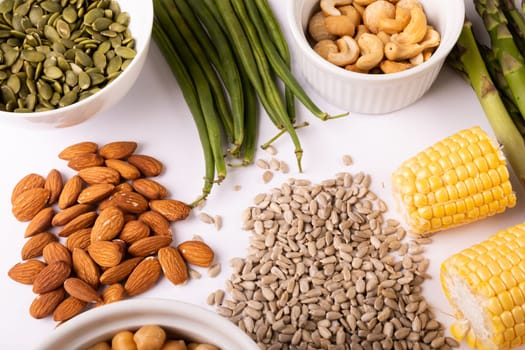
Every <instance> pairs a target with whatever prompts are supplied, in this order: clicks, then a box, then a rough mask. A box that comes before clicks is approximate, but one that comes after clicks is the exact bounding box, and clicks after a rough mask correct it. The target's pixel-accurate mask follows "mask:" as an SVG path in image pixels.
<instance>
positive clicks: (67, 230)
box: [58, 211, 98, 237]
mask: <svg viewBox="0 0 525 350" xmlns="http://www.w3.org/2000/svg"><path fill="white" fill-rule="evenodd" d="M97 216H98V214H97V212H95V211H88V212H87V213H84V214H80V215H79V216H77V217H76V218H74V219H72V220H71V221H69V222H68V223H67V224H65V225H64V226H63V227H62V229H61V230H60V231H58V235H59V236H60V237H67V236H69V235H70V234H72V233H73V232H75V231H78V230H80V229H83V228H88V227H91V226H92V225H93V223H94V222H95V220H96V219H97Z"/></svg>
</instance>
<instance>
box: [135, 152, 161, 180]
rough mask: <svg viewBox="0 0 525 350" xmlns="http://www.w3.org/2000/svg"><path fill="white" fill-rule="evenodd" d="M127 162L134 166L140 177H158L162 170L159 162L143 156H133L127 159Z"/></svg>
mask: <svg viewBox="0 0 525 350" xmlns="http://www.w3.org/2000/svg"><path fill="white" fill-rule="evenodd" d="M128 162H129V163H130V164H133V165H134V166H136V167H137V168H138V169H139V170H140V172H141V173H142V175H144V176H147V177H153V176H157V175H160V173H162V170H163V168H164V166H163V165H162V163H161V162H160V161H159V160H157V159H156V158H153V157H151V156H148V155H145V154H133V155H131V156H129V157H128Z"/></svg>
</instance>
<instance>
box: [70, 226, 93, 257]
mask: <svg viewBox="0 0 525 350" xmlns="http://www.w3.org/2000/svg"><path fill="white" fill-rule="evenodd" d="M90 244H91V228H90V227H88V228H83V229H80V230H78V231H75V232H73V233H72V234H70V235H69V236H67V240H66V247H67V249H69V251H71V252H72V251H73V250H74V249H75V248H80V249H87V247H88V246H89V245H90Z"/></svg>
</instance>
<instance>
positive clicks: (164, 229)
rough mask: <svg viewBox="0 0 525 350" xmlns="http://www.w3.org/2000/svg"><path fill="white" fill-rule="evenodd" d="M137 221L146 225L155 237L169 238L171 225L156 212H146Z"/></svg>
mask: <svg viewBox="0 0 525 350" xmlns="http://www.w3.org/2000/svg"><path fill="white" fill-rule="evenodd" d="M139 220H140V221H142V222H143V223H145V224H146V225H148V227H149V228H150V230H151V231H153V233H154V234H156V235H162V236H171V235H172V232H171V225H170V222H169V221H168V219H166V218H165V217H164V216H162V214H159V213H157V212H156V211H152V210H148V211H145V212H144V213H142V214H140V216H139Z"/></svg>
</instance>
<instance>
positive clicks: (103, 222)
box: [91, 207, 124, 242]
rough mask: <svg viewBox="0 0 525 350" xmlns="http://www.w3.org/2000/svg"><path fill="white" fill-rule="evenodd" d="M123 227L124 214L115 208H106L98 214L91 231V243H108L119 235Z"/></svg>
mask: <svg viewBox="0 0 525 350" xmlns="http://www.w3.org/2000/svg"><path fill="white" fill-rule="evenodd" d="M123 226H124V213H123V212H122V210H120V209H119V208H117V207H108V208H106V209H104V210H102V211H101V212H100V214H99V215H98V217H97V220H95V223H94V224H93V229H92V230H91V241H92V242H94V241H109V240H111V239H113V238H115V237H116V236H118V234H119V233H120V231H121V230H122V227H123Z"/></svg>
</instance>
